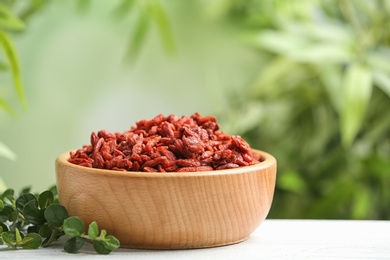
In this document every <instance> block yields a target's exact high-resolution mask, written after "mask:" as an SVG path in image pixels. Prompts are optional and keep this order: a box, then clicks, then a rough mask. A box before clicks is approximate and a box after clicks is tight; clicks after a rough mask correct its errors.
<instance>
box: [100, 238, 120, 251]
mask: <svg viewBox="0 0 390 260" xmlns="http://www.w3.org/2000/svg"><path fill="white" fill-rule="evenodd" d="M103 245H104V247H105V248H106V249H108V250H110V251H114V250H116V249H118V248H119V246H120V242H119V240H118V239H117V238H116V237H114V236H112V235H108V236H106V239H104V240H103Z"/></svg>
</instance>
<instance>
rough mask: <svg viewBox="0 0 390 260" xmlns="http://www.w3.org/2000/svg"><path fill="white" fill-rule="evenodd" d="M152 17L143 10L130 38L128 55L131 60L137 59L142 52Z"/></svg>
mask: <svg viewBox="0 0 390 260" xmlns="http://www.w3.org/2000/svg"><path fill="white" fill-rule="evenodd" d="M149 23H150V17H149V15H148V13H147V12H146V11H145V10H141V12H140V14H139V17H138V21H137V24H136V26H135V28H134V32H133V33H132V35H131V38H130V46H129V48H128V51H127V54H126V57H127V58H128V59H130V60H133V61H134V60H135V59H136V57H137V55H138V54H139V52H140V49H141V46H142V43H143V42H144V40H145V37H146V34H147V32H148V30H149Z"/></svg>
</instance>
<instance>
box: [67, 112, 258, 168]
mask: <svg viewBox="0 0 390 260" xmlns="http://www.w3.org/2000/svg"><path fill="white" fill-rule="evenodd" d="M218 130H219V124H218V123H217V120H216V118H215V117H214V116H205V117H202V116H201V115H200V114H199V113H195V114H193V115H192V116H190V117H187V116H182V117H180V118H179V117H177V116H175V115H169V116H167V117H166V116H164V115H158V116H156V117H155V118H153V119H152V120H141V121H139V122H137V123H136V125H135V126H133V127H131V128H130V130H128V131H126V132H124V133H111V132H109V131H107V130H101V131H99V132H98V133H95V132H93V133H92V134H91V144H90V145H84V146H83V147H82V148H80V149H78V150H76V151H75V152H70V158H69V162H71V163H74V164H78V165H81V166H86V167H93V168H99V169H110V170H119V171H144V172H183V171H184V172H190V171H191V172H194V171H209V170H220V169H230V168H237V167H240V166H248V165H252V164H256V163H258V162H259V159H260V158H259V156H258V155H256V154H254V153H253V152H252V150H251V148H250V146H249V144H248V143H247V142H246V141H245V140H243V139H242V138H241V137H240V136H237V135H236V136H235V135H233V136H229V135H227V134H225V133H223V132H220V131H218Z"/></svg>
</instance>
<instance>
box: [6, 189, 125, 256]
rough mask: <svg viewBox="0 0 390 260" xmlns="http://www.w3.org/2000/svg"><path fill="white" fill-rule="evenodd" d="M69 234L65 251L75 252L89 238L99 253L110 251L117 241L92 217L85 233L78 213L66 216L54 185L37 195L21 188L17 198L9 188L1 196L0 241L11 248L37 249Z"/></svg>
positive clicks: (118, 244) (118, 243)
mask: <svg viewBox="0 0 390 260" xmlns="http://www.w3.org/2000/svg"><path fill="white" fill-rule="evenodd" d="M64 235H66V236H69V237H70V238H69V239H68V240H67V241H66V242H65V244H64V250H65V251H66V252H68V253H77V252H78V251H79V250H80V249H81V248H82V247H83V245H84V244H85V241H87V240H89V241H91V242H92V244H93V248H94V249H95V251H96V252H97V253H98V254H109V253H111V252H112V251H114V250H116V249H117V248H118V247H119V246H120V242H119V240H118V239H117V238H115V237H114V236H112V235H107V232H106V230H104V229H103V230H100V231H99V227H98V224H97V223H96V222H95V221H94V222H92V223H91V224H90V225H89V228H88V232H87V233H85V229H84V223H83V221H82V220H81V219H80V218H79V217H74V216H72V217H69V215H68V212H67V210H66V209H65V207H64V206H62V205H61V204H60V203H59V201H58V196H57V190H56V187H55V186H54V187H53V188H51V189H50V190H46V191H44V192H42V193H40V194H38V195H34V194H32V193H30V189H29V188H27V189H24V190H23V191H22V192H21V194H20V195H19V196H18V198H15V192H14V190H12V189H8V190H6V191H4V192H3V194H2V195H1V196H0V245H4V244H5V245H7V246H8V247H10V248H14V249H37V248H39V247H47V246H50V244H52V243H53V242H54V241H56V240H58V239H59V238H60V237H62V236H64Z"/></svg>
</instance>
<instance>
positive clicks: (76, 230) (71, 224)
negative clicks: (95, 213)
mask: <svg viewBox="0 0 390 260" xmlns="http://www.w3.org/2000/svg"><path fill="white" fill-rule="evenodd" d="M64 232H65V234H67V235H68V236H72V237H75V236H80V235H82V234H83V233H84V222H83V221H82V220H81V219H80V218H79V217H69V218H67V219H65V221H64Z"/></svg>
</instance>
